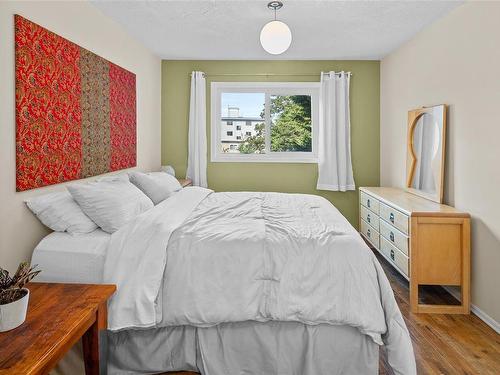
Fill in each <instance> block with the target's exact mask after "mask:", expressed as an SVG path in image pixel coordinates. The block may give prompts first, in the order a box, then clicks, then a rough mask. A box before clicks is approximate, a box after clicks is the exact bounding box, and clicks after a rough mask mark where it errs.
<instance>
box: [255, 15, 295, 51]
mask: <svg viewBox="0 0 500 375" xmlns="http://www.w3.org/2000/svg"><path fill="white" fill-rule="evenodd" d="M260 44H262V47H263V48H264V49H265V50H266V51H267V52H269V53H270V54H272V55H279V54H280V53H283V52H285V51H286V50H287V49H288V47H290V44H292V32H291V31H290V28H289V27H288V25H287V24H286V23H284V22H281V21H271V22H268V23H266V24H265V25H264V27H263V28H262V30H261V32H260Z"/></svg>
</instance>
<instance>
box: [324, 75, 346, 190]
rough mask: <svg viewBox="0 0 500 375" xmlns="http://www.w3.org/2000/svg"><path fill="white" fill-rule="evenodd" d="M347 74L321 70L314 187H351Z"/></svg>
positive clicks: (326, 188)
mask: <svg viewBox="0 0 500 375" xmlns="http://www.w3.org/2000/svg"><path fill="white" fill-rule="evenodd" d="M349 82H350V74H348V73H345V72H341V73H339V74H335V72H329V73H323V72H322V73H321V89H320V99H319V140H318V184H317V189H318V190H331V191H346V190H355V185H354V177H353V175H352V162H351V124H350V113H349Z"/></svg>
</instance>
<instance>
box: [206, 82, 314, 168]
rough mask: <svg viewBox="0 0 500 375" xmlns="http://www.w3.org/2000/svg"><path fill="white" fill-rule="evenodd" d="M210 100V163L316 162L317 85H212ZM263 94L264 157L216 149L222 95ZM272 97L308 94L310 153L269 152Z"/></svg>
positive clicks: (287, 83) (295, 83)
mask: <svg viewBox="0 0 500 375" xmlns="http://www.w3.org/2000/svg"><path fill="white" fill-rule="evenodd" d="M210 89H211V92H210V99H211V124H210V133H211V144H210V149H211V161H212V162H226V163H227V162H229V163H241V162H243V163H317V162H318V128H319V124H318V121H319V90H320V83H319V82H212V83H211V86H210ZM227 92H232V93H263V94H265V117H264V119H263V122H264V124H265V141H266V153H264V154H239V153H231V154H228V153H224V152H221V151H220V150H219V147H218V146H219V143H220V140H221V96H222V93H227ZM271 95H310V96H311V135H312V142H311V148H312V150H311V152H302V151H284V152H272V151H271V132H270V130H271V128H270V126H271V118H270V117H271V116H270V108H269V105H270V96H271Z"/></svg>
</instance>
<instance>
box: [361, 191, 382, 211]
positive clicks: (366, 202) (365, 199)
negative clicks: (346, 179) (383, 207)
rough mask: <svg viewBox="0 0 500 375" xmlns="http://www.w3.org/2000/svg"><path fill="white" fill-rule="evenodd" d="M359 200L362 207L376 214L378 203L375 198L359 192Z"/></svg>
mask: <svg viewBox="0 0 500 375" xmlns="http://www.w3.org/2000/svg"><path fill="white" fill-rule="evenodd" d="M360 200H361V204H362V205H363V206H365V207H367V208H369V209H370V210H372V211H373V212H375V213H376V214H378V206H379V203H378V200H377V199H376V198H373V197H372V196H371V195H368V194H366V193H363V192H361V194H360Z"/></svg>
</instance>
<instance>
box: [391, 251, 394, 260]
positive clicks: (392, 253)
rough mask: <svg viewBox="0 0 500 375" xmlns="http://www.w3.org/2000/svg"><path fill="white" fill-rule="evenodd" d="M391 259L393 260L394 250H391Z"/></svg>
mask: <svg viewBox="0 0 500 375" xmlns="http://www.w3.org/2000/svg"><path fill="white" fill-rule="evenodd" d="M391 259H392V260H394V250H391Z"/></svg>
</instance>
